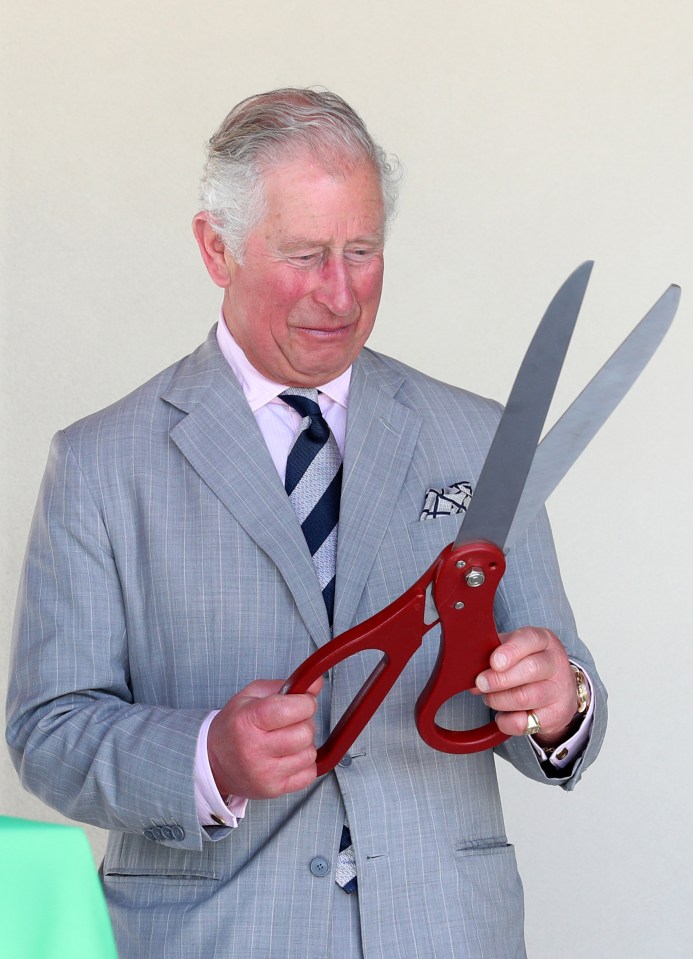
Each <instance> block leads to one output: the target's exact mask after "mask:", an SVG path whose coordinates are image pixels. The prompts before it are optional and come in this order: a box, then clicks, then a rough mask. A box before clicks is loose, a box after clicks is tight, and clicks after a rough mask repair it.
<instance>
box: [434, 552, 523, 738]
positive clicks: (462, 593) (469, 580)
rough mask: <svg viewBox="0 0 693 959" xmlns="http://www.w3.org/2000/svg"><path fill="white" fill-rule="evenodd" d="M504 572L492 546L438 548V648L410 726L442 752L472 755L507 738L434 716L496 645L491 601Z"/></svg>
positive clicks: (491, 726) (489, 726)
mask: <svg viewBox="0 0 693 959" xmlns="http://www.w3.org/2000/svg"><path fill="white" fill-rule="evenodd" d="M504 572H505V558H504V556H503V552H502V550H500V549H499V548H498V547H497V546H495V545H494V544H493V543H487V542H483V541H480V542H476V543H465V544H464V545H462V546H458V547H457V548H455V547H451V548H449V549H448V550H444V551H443V553H442V554H441V556H440V562H439V563H438V565H437V566H436V569H435V575H434V577H433V598H434V600H435V604H436V607H437V609H438V615H439V617H440V624H441V631H440V649H439V651H438V658H437V660H436V664H435V666H434V667H433V672H432V673H431V677H430V679H429V680H428V682H427V683H426V686H425V687H424V690H423V692H422V693H421V695H420V696H419V698H418V700H417V702H416V727H417V729H418V730H419V735H420V736H421V738H422V739H423V741H424V742H425V743H427V744H428V745H429V746H432V747H433V749H438V750H440V751H441V752H446V753H475V752H480V751H481V750H483V749H490V748H492V747H493V746H497V745H498V744H499V743H502V742H503V741H504V740H506V739H507V738H508V737H507V736H506V734H505V733H502V732H501V731H500V729H499V728H498V726H497V725H496V724H495V722H490V723H486V725H485V726H479V727H477V728H476V729H460V730H455V729H446V728H445V727H444V726H440V725H439V724H438V723H437V722H436V721H435V717H436V713H437V712H438V710H439V709H440V707H441V706H442V705H443V703H445V702H447V701H448V699H450V698H451V697H452V696H455V695H457V693H461V692H464V691H465V690H467V689H471V688H472V687H473V686H474V684H475V681H476V677H477V676H478V675H479V673H480V672H482V670H484V669H488V665H489V659H490V657H491V653H492V652H493V650H494V649H495V648H496V647H497V646H498V645H499V643H500V640H499V639H498V633H497V631H496V624H495V620H494V618H493V602H494V599H495V596H496V590H497V588H498V584H499V583H500V581H501V578H502V576H503V573H504Z"/></svg>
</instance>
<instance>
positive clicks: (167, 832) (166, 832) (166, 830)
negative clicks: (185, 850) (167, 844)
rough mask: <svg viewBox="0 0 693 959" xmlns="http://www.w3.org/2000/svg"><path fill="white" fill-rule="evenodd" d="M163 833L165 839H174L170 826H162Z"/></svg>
mask: <svg viewBox="0 0 693 959" xmlns="http://www.w3.org/2000/svg"><path fill="white" fill-rule="evenodd" d="M161 835H162V837H163V838H164V839H166V840H169V841H170V840H171V839H173V830H172V829H171V827H170V826H162V827H161Z"/></svg>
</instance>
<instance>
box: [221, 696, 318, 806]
mask: <svg viewBox="0 0 693 959" xmlns="http://www.w3.org/2000/svg"><path fill="white" fill-rule="evenodd" d="M281 687H282V680H274V679H258V680H256V681H255V682H253V683H250V685H249V686H246V687H245V689H242V690H241V691H240V692H239V693H236V695H235V696H232V697H231V699H230V700H229V701H228V703H227V704H226V705H225V706H224V708H223V709H222V710H221V712H219V713H218V714H217V715H216V716H215V717H214V719H213V720H212V723H211V725H210V727H209V733H208V736H207V751H208V754H209V762H210V766H211V768H212V774H213V775H214V779H215V781H216V784H217V788H218V789H219V792H220V793H221V795H222V796H227V795H233V796H243V797H244V798H246V799H271V798H273V797H275V796H281V795H282V794H283V793H290V792H296V791H297V790H299V789H304V788H305V787H306V786H309V785H310V783H311V782H313V780H314V779H315V777H316V774H317V771H316V765H315V757H316V748H315V742H314V740H315V720H314V716H315V711H316V709H317V703H316V699H315V697H316V696H317V695H318V693H319V692H320V690H321V688H322V679H319V680H318V681H317V682H315V683H314V684H313V685H312V686H311V687H310V689H309V690H308V692H307V693H302V694H291V695H288V696H280V695H279V690H280V689H281Z"/></svg>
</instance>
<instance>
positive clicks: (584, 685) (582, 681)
mask: <svg viewBox="0 0 693 959" xmlns="http://www.w3.org/2000/svg"><path fill="white" fill-rule="evenodd" d="M570 668H571V669H572V671H573V673H574V674H575V693H576V696H577V711H576V713H575V715H574V716H573V718H572V720H571V721H570V723H569V725H568V726H567V728H566V731H565V737H564V739H563V742H564V743H565V742H566V740H568V739H570V737H571V736H574V735H575V733H576V732H577V731H578V729H579V728H580V726H581V724H582V720H583V719H584V718H585V713H586V712H587V710H588V709H589V708H590V685H589V682H588V680H587V677H586V676H585V674H584V672H583V671H582V670H581V669H580V667H579V666H576V665H575V663H571V664H570ZM542 749H543V750H544V754H545V755H546V758H547V759H548V758H549V757H550V756H553V755H554V753H555V754H556V757H557V758H558V759H564V758H565V756H567V755H568V750H567V748H566V747H565V746H564V745H560V744H559V745H558V746H543V747H542ZM556 750H558V752H556ZM561 753H563V755H561Z"/></svg>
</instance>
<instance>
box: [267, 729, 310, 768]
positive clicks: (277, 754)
mask: <svg viewBox="0 0 693 959" xmlns="http://www.w3.org/2000/svg"><path fill="white" fill-rule="evenodd" d="M262 737H263V738H262V751H263V753H264V754H265V756H267V757H268V758H271V759H279V760H281V759H286V758H287V757H292V756H297V755H300V754H301V753H303V752H305V751H306V750H310V749H311V748H315V723H314V722H312V721H310V720H309V721H306V722H302V723H295V724H294V725H292V726H285V727H283V728H280V729H274V730H272V731H271V732H267V733H263V734H262Z"/></svg>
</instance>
